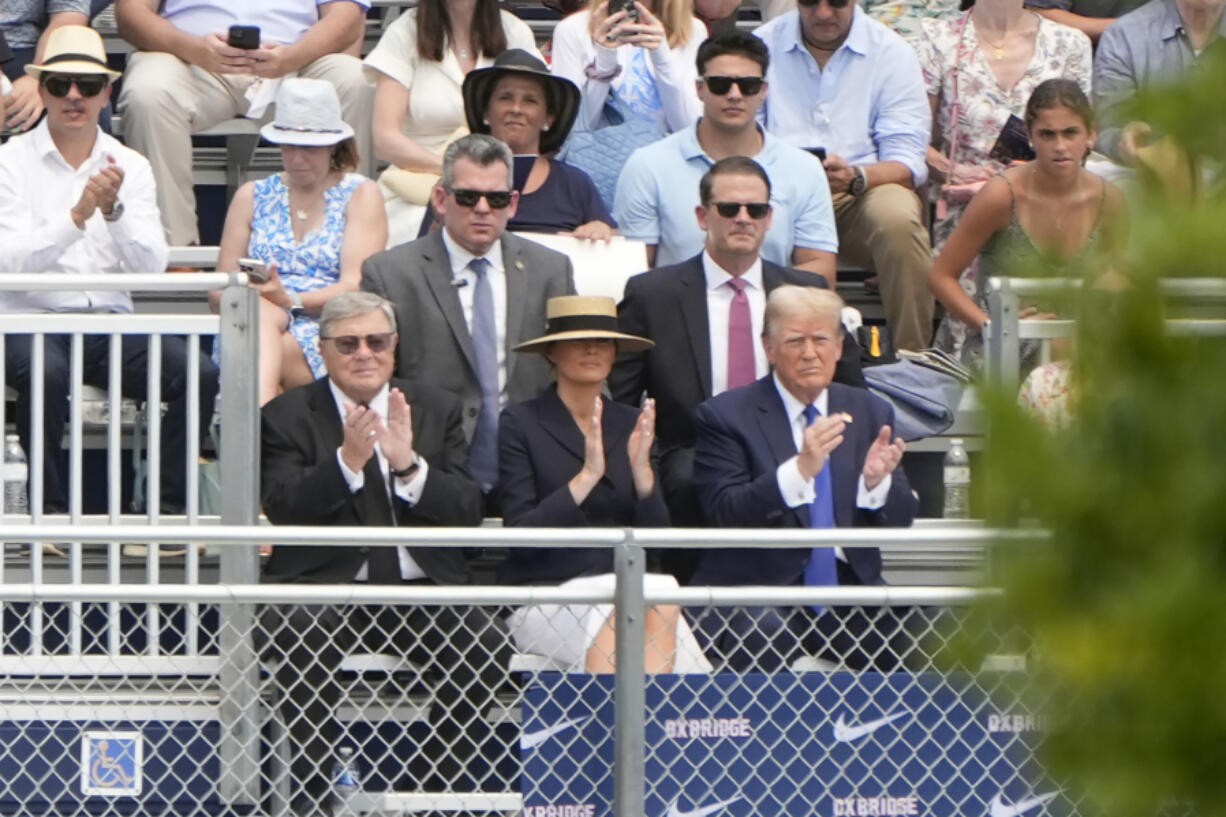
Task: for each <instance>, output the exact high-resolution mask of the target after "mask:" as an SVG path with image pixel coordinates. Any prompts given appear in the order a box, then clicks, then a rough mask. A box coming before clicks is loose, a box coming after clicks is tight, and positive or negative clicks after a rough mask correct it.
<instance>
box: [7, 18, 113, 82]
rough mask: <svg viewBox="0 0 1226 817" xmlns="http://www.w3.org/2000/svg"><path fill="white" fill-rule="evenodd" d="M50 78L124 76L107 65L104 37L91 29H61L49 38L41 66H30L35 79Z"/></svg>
mask: <svg viewBox="0 0 1226 817" xmlns="http://www.w3.org/2000/svg"><path fill="white" fill-rule="evenodd" d="M43 72H47V73H49V74H105V75H106V76H108V77H110V78H111V79H118V78H119V77H120V76H121V74H120V73H119V72H118V71H112V70H111V68H110V67H109V66H108V65H107V64H106V48H105V47H103V45H102V37H101V36H99V34H98V32H97V31H94V30H93V29H92V28H90V27H89V26H60V27H59V28H57V29H55V30H54V31H52V32H51V36H50V37H48V38H47V50H46V52H45V53H44V54H43V61H42V63H41V64H39V65H27V66H26V73H27V74H30V75H31V76H34V77H38V76H41V75H42V73H43Z"/></svg>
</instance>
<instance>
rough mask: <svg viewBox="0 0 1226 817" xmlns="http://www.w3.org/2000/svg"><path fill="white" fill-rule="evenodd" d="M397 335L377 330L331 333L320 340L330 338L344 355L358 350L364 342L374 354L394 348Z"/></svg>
mask: <svg viewBox="0 0 1226 817" xmlns="http://www.w3.org/2000/svg"><path fill="white" fill-rule="evenodd" d="M395 335H396V333H395V332H375V333H373V334H370V335H331V336H328V337H322V336H321V337H320V340H330V341H332V345H333V346H335V347H336V351H338V352H340V353H341V354H342V355H351V354H353V353H354V352H356V351H357V350H358V347H359V346H361V345H362V343H365V344H366V348H367V349H369V350H370V351H371V352H372V353H373V354H376V355H377V354H379V353H380V352H386V351H387V350H388V349H390V348H392V338H394V337H395Z"/></svg>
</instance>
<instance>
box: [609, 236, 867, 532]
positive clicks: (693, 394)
mask: <svg viewBox="0 0 1226 817" xmlns="http://www.w3.org/2000/svg"><path fill="white" fill-rule="evenodd" d="M762 283H763V286H764V287H765V288H766V291H767V292H768V293H769V292H770V291H771V290H773V289H775V287H778V286H781V285H783V284H796V285H798V286H813V287H819V288H822V289H828V288H829V285H828V284H827V283H826V279H825V278H823V277H822V276H820V275H818V274H816V273H813V272H806V271H804V270H797V269H790V268H788V267H781V266H779V265H778V264H772V263H771V262H769V261H765V260H763V262H762ZM617 318H618V323H619V325H620V328H621V330H622V331H623V332H627V333H629V334H632V335H639V336H642V337H646V338H650V339H651V340H654V341H655V342H656V345H655V347H654V348H652V349H650V350H648V351H646V352H640V353H637V354H630V355H622V356H621V357H619V358H618V360H617V364H616V365H615V366H614V367H613V372H612V373H611V374H610V375H609V391H610V392H611V393H612V395H613V398H614V399H615V400H619V401H621V402H623V403H629V404H631V405H635V406H637V405H638V404H639V400H640V398H641V396H642V394H643V393H644V392H646V393H647V395H648V396H649V397H653V398H655V401H656V439H657V441H658V445H659V452H660V480H661V481H662V482H663V488H664V497H665V499H666V500H667V501H668V507H669V510H670V511H672V515H673V522H674V523H675V524H678V525H700V524H702V522H703V520H702V517H701V515H700V514H699V512H698V506H697V502H696V500H695V498H694V495H693V491H692V489H691V475H692V470H693V457H694V450H693V446H694V420H693V418H694V409H696V408H697V407H698V404H699V403H701V402H702V401H704V400H709V399H710V398H711V396H712V395H711V329H710V324H709V323H708V321H707V279H706V276H705V275H704V274H703V269H702V255H701V254H699V255H696V256H694V257H693V258H691V259H690V260H688V261H685V262H683V263H681V264H675V265H673V266H670V267H660V268H659V269H656V270H651V271H650V272H644V273H641V274H639V275H635V276H634V277H633V278H631V279H630V280H629V281H628V282H627V283H626V293H625V297H624V298H623V299H622V302H621V305H620V306H619V307H618V309H617ZM843 343H844V346H843V358H842V359H841V360H840V361H839V364H838V367H837V368H836V369H835V373H834V379H835V381H836V382H838V383H846V384H847V385H849V386H861V387H863V386H864V385H865V383H864V375H863V374H862V372H861V371H860V347H859V346H857V345H856V343H855V340H854V338H852V337H851V336H850V335H848V336H846V337H844V339H843Z"/></svg>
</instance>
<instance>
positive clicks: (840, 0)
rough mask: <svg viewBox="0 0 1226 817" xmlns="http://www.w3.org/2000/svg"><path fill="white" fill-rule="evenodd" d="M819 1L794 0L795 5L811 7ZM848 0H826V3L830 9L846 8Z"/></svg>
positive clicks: (820, 0) (819, 0)
mask: <svg viewBox="0 0 1226 817" xmlns="http://www.w3.org/2000/svg"><path fill="white" fill-rule="evenodd" d="M821 2H822V0H796V5H798V6H804V7H805V8H807V9H811V8H813V7H814V6H817V5H819V4H820V3H821ZM850 2H851V0H826V3H828V4H829V5H830V8H832V9H842V8H847V5H848V3H850Z"/></svg>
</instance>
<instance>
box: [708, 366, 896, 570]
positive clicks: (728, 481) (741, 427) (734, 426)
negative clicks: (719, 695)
mask: <svg viewBox="0 0 1226 817" xmlns="http://www.w3.org/2000/svg"><path fill="white" fill-rule="evenodd" d="M827 392H828V394H829V405H828V410H829V411H830V412H836V411H845V412H847V413H848V414H850V415H851V416H852V422H851V424H850V425H848V426H847V430H846V431H845V432H844V434H843V442H842V443H841V444H840V445H839V447H838V448H836V449H834V451H832V452H831V454H830V469H831V473H830V477H831V484H832V489H833V498H834V522H835V525H836V526H837V527H840V528H849V527H870V526H878V527H904V528H905V527H909V526H910V525H911V522H912V520H913V519H914V518H915V512H916V508H917V506H918V505H919V502H918V500H917V499H916V498H915V495H914V494H912V493H911V486H910V485H909V484H908V483H907V475H906V474H905V473H904V472H903V469H902V468H901V467H900V468H896V469H894V474H893V480H892V481H891V484H890V491H889V494H888V497H887V499H886V503H885V505H884V506H882V507H881V508H880V509H878V510H876V511H868V510H865V509H863V508H859V507H857V506H856V492H857V488H858V486H859V482H860V472H861V470H862V469H863V468H864V458H865V456H866V455H867V454H868V449H869V447H870V446H871V445H872V444H873V440H874V439H875V438H876V437H877V434H879V433H880V431H881V427H882V426H883V425H887V424H888V425H889V426H890V427H891V429H892V428H893V426H894V410H893V408H892V407H891V406H890V405H889V404H888V403H886V402H885V401H884V400H882V399H881V398H879V397H877V396H876V395H873V394H870V393H869V392H868V391H866V390H864V389H853V388H849V387H847V386H842V385H839V384H838V383H832V384H830V386H829V387H828V389H827ZM695 424H696V426H697V429H698V440H697V443H696V446H695V452H694V487H695V490H696V491H697V493H698V501H699V503H700V504H701V505H702V508H703V511H704V513H705V514H706V515H707V518H708V519H709V520H710V521H711V523H712V524H714V525H717V526H719V527H729V528H755V527H767V528H803V527H807V526H808V515H809V508H808V506H807V505H802V506H800V507H798V508H789V507H788V506H787V504H786V503H785V502H784V500H783V496H782V495H781V494H780V493H779V484H778V480H777V479H776V475H775V472H776V470H777V469H778V467H779V465H780V464H781V463H783V462H785V461H787V460H789V459H791V458H792V457H794V456H795V455H796V444H795V442H794V441H793V439H792V429H791V423H790V421H789V419H788V417H787V414H786V413H785V411H784V407H783V400H782V399H781V398H780V397H779V392H778V390H777V389H776V388H775V381H774V377H773V376H771V375H767V376H766V377H764V378H762V379H761V380H759V381H757V382H756V383H751V384H749V385H748V386H742V387H741V388H739V389H732V390H731V391H727V392H724V393H723V394H721V395H719V396H717V397H714V398H712V399H711V400H708V401H707V402H706V403H703V404H702V405H701V406H699V407H698V411H697V413H696V415H695ZM843 552H844V555H845V556H846V557H847V563H848V564H849V565H850V566H851V568H852V570H853V571H854V572H855V574H856V577H857V578H858V579H859V581H860V583H861V584H865V585H874V584H882V583H883V582H882V578H881V552H880V551H879V550H877V549H876V548H845V549H844V551H843ZM808 561H809V551H808V550H805V549H804V548H780V549H774V550H763V549H753V550H749V549H721V550H709V551H705V552H704V553H703V555H702V557H701V559H700V560H699V564H698V568H697V570H696V572H695V574H694V578H693V581H692V583H693V584H712V585H751V584H752V585H757V584H761V585H791V584H796V583H797V582H798V581H799V580H800V578H801V576H802V575H803V574H804V569H805V565H806V564H807V563H808Z"/></svg>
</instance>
